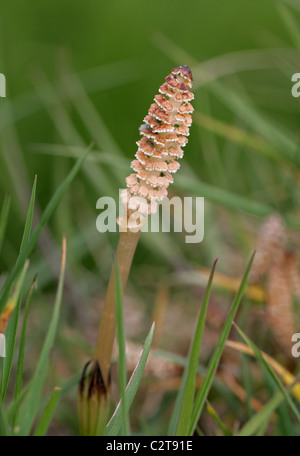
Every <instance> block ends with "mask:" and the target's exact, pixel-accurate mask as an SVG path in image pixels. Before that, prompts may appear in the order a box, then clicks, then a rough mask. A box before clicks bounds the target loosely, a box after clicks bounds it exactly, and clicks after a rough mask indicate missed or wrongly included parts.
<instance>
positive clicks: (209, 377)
mask: <svg viewBox="0 0 300 456" xmlns="http://www.w3.org/2000/svg"><path fill="white" fill-rule="evenodd" d="M254 255H255V252H254V253H253V254H252V256H251V258H250V261H249V263H248V266H247V269H246V272H245V274H244V277H243V279H242V282H241V285H240V288H239V290H238V292H237V294H236V296H235V299H234V301H233V303H232V306H231V309H230V311H229V314H228V317H227V319H226V322H225V324H224V328H223V330H222V333H221V336H220V339H219V342H218V345H217V347H216V349H215V351H214V353H213V355H212V357H211V360H210V363H209V366H208V370H207V374H206V376H205V378H204V380H203V383H202V385H201V388H200V389H199V391H198V393H197V395H196V400H195V405H194V408H193V412H192V417H191V420H190V426H189V432H188V434H189V435H192V434H193V433H194V431H195V429H196V426H197V422H198V420H199V417H200V415H201V412H202V410H203V407H204V405H205V401H206V399H207V396H208V393H209V391H210V388H211V385H212V382H213V380H214V376H215V373H216V370H217V367H218V365H219V362H220V359H221V356H222V353H223V349H224V346H225V343H226V340H227V338H228V336H229V333H230V330H231V327H232V323H233V320H234V318H235V316H236V313H237V310H238V308H239V305H240V303H241V300H242V297H243V294H244V290H245V287H246V284H247V279H248V275H249V273H250V269H251V266H252V262H253V259H254Z"/></svg>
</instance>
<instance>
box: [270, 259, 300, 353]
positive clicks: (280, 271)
mask: <svg viewBox="0 0 300 456" xmlns="http://www.w3.org/2000/svg"><path fill="white" fill-rule="evenodd" d="M299 290H300V279H299V271H298V267H297V260H296V256H295V255H294V254H293V253H291V252H286V253H285V254H284V255H283V257H282V259H281V261H278V262H276V263H275V264H274V265H273V266H272V267H271V269H270V273H269V276H268V297H267V317H268V321H269V323H270V326H271V328H272V331H273V333H274V335H275V337H276V340H277V342H278V343H279V345H280V346H281V347H282V348H283V349H284V350H285V352H286V354H287V355H288V356H291V348H292V341H291V338H292V335H293V334H294V333H296V332H297V331H296V329H297V328H296V313H295V312H294V309H293V307H294V303H297V302H298V303H299V297H300V295H299Z"/></svg>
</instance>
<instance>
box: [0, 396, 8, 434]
mask: <svg viewBox="0 0 300 456" xmlns="http://www.w3.org/2000/svg"><path fill="white" fill-rule="evenodd" d="M7 435H8V424H7V419H6V415H5V411H4V408H3V404H2V402H1V401H0V437H6V436H7Z"/></svg>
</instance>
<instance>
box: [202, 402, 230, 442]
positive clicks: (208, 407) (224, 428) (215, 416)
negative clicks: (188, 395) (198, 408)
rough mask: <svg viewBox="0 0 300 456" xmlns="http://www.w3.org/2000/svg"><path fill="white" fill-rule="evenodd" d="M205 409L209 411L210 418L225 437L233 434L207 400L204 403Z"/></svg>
mask: <svg viewBox="0 0 300 456" xmlns="http://www.w3.org/2000/svg"><path fill="white" fill-rule="evenodd" d="M206 410H207V412H208V413H209V415H210V416H211V417H212V419H213V420H214V422H215V423H216V425H217V426H218V428H219V429H220V430H221V431H222V432H223V434H224V435H226V436H227V437H231V436H232V435H233V434H232V432H231V431H230V429H228V427H227V426H225V424H224V423H223V421H222V420H221V418H220V417H219V415H218V413H217V411H216V410H215V409H214V407H213V406H212V405H211V404H210V403H209V402H208V401H207V404H206Z"/></svg>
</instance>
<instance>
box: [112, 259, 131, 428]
mask: <svg viewBox="0 0 300 456" xmlns="http://www.w3.org/2000/svg"><path fill="white" fill-rule="evenodd" d="M115 266H116V267H115V271H116V273H115V279H116V284H115V289H116V302H115V306H116V322H117V340H118V347H119V357H118V373H119V390H120V398H121V410H122V421H123V427H124V435H125V436H129V435H130V421H129V414H128V409H127V405H126V400H127V398H126V394H125V390H126V385H127V370H126V340H125V329H124V314H123V296H122V282H121V277H120V271H119V266H118V262H117V260H115Z"/></svg>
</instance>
